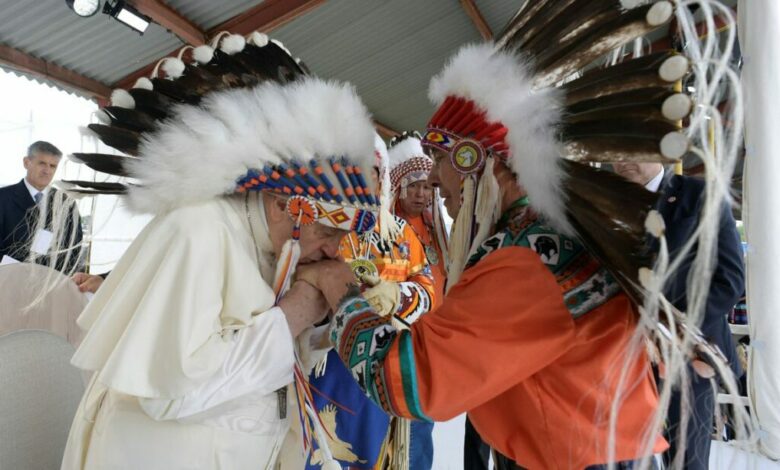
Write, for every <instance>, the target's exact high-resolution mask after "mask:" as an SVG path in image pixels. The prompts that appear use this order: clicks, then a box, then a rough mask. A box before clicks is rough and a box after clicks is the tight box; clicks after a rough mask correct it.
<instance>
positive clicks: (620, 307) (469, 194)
mask: <svg viewBox="0 0 780 470" xmlns="http://www.w3.org/2000/svg"><path fill="white" fill-rule="evenodd" d="M464 71H466V72H464ZM482 71H491V73H492V74H494V75H496V76H498V77H504V78H506V80H504V81H502V82H501V83H502V86H504V87H505V88H504V89H501V88H500V87H497V86H496V84H494V83H491V82H490V81H489V80H487V78H488V77H487V76H483V75H481V73H482ZM528 75H529V74H528V72H527V70H526V69H525V66H524V65H523V64H521V63H520V62H519V61H518V60H517V58H516V57H515V56H514V55H512V54H510V53H507V52H503V51H496V50H495V49H494V47H493V45H492V44H485V45H481V46H468V47H466V48H464V49H463V50H461V51H460V52H459V53H458V54H457V55H456V56H455V57H454V58H453V59H452V60H451V61H450V62H449V64H448V65H447V67H446V68H445V70H444V71H443V72H442V73H441V74H440V75H438V76H437V77H435V78H434V80H433V82H432V84H431V90H432V93H431V94H432V96H434V97H435V99H436V100H437V104H438V105H439V106H440V107H439V109H438V111H437V112H436V114H435V115H434V117H433V118H432V119H431V122H430V123H429V125H428V131H427V132H426V135H425V137H424V139H423V144H424V145H427V146H429V147H430V148H432V149H433V157H434V167H433V170H432V172H431V181H432V183H433V184H434V185H437V186H438V187H439V189H440V191H441V195H442V197H443V198H444V203H445V206H446V208H447V211H448V212H449V214H450V215H451V216H452V217H454V218H455V223H454V225H453V232H452V236H451V237H450V242H449V250H450V253H449V254H450V256H449V264H448V270H447V274H448V276H449V279H448V287H447V294H446V297H445V298H444V300H443V302H442V303H441V305H440V306H439V308H437V309H435V310H433V311H432V312H430V313H428V314H426V315H424V316H422V317H421V318H420V320H419V321H417V322H416V323H414V324H413V325H412V326H411V328H409V329H408V330H398V329H396V328H395V327H394V326H392V325H391V324H389V323H388V322H387V320H386V319H385V318H383V317H382V316H380V315H377V313H376V312H375V309H374V308H373V307H372V305H371V303H369V302H368V301H367V300H366V299H365V298H364V297H363V296H361V295H360V293H359V291H358V290H356V289H354V288H348V287H347V284H348V283H349V282H350V276H351V274H350V273H348V272H346V268H345V267H344V266H343V264H339V263H337V262H323V263H320V264H319V265H318V266H310V267H308V268H304V269H302V270H300V271H299V273H298V276H299V277H300V278H302V279H305V280H306V281H307V282H310V283H312V284H314V285H316V286H317V287H318V288H320V290H321V291H323V293H324V295H325V296H326V298H327V300H328V302H329V303H330V305H331V307H332V308H334V310H335V311H336V314H335V315H334V317H333V319H332V321H331V332H330V334H331V340H332V342H333V344H334V345H335V348H336V351H337V352H338V354H339V356H340V357H341V359H342V361H343V362H344V364H345V365H346V366H347V368H348V369H349V370H350V371H351V372H352V374H353V377H354V378H355V379H356V381H357V382H358V384H359V385H360V387H361V388H362V389H363V390H365V392H366V393H367V394H368V395H369V396H370V397H371V399H372V400H374V401H375V402H376V403H377V404H379V405H380V406H381V407H382V408H383V409H384V410H386V411H387V412H388V413H390V414H392V415H395V416H402V417H406V418H414V419H419V420H424V421H443V420H447V419H450V418H452V417H454V416H457V415H458V414H460V413H463V412H466V411H467V412H468V414H469V418H470V419H471V421H472V423H473V424H474V427H475V428H476V430H477V431H478V432H479V433H480V435H481V436H482V437H483V438H484V440H485V441H486V442H487V443H488V444H489V445H490V446H491V447H492V448H493V449H495V450H496V451H497V452H498V453H499V455H497V456H496V462H497V464H498V465H499V468H501V469H514V468H534V469H539V468H542V469H547V468H574V469H581V468H586V467H590V466H600V465H604V464H608V463H610V462H614V463H618V464H620V465H631V464H632V463H633V461H635V460H636V459H639V458H643V457H650V455H651V454H652V453H657V452H660V451H662V450H664V449H665V448H666V447H667V444H666V442H665V441H664V440H663V438H662V437H661V435H660V433H658V432H655V431H656V430H655V429H651V428H650V422H651V421H652V417H653V416H654V414H655V412H656V408H657V392H656V389H655V383H654V381H653V377H652V373H651V369H650V366H649V362H648V360H647V357H646V355H645V353H644V349H643V347H642V343H641V341H633V340H635V338H634V333H635V331H636V327H637V319H636V315H635V312H634V308H633V305H632V302H631V300H630V299H629V298H628V296H627V295H626V294H625V293H623V291H622V289H621V286H620V285H619V284H618V283H617V281H616V277H615V276H614V275H613V274H612V273H611V272H610V271H608V270H607V269H606V267H605V265H602V264H601V263H600V262H599V261H597V260H596V259H595V258H594V256H593V255H592V254H591V252H590V251H589V250H586V249H585V247H584V246H583V245H582V243H581V242H580V241H579V239H578V238H576V237H575V236H574V235H573V233H577V234H579V233H578V232H576V231H575V230H573V229H572V226H571V222H570V219H569V218H568V214H567V212H566V209H565V205H566V201H567V199H571V198H573V197H574V196H571V195H570V194H568V193H567V194H565V195H564V194H563V193H564V188H568V186H566V185H567V184H568V182H567V179H568V178H576V177H577V176H576V175H577V174H581V173H583V172H584V173H585V174H586V175H587V176H593V174H594V173H597V172H596V170H592V169H590V168H589V167H585V166H583V165H579V167H576V169H575V168H574V167H570V166H565V165H578V164H571V163H569V164H567V163H566V162H563V161H562V159H561V158H560V157H559V154H558V153H557V149H558V146H557V143H556V139H557V135H556V134H554V133H553V132H551V131H550V129H552V128H553V126H554V125H555V122H556V120H557V119H559V115H558V114H557V113H558V111H557V106H556V105H555V103H556V102H555V100H554V98H553V97H552V96H551V95H547V94H544V93H541V94H537V93H536V92H535V91H531V88H530V87H529V86H528V85H527V82H523V79H526V77H528ZM464 76H465V78H464ZM469 77H471V78H473V79H474V80H473V81H470V80H469ZM497 80H498V78H497ZM502 93H504V94H502ZM506 103H514V105H515V106H504V105H505V104H506ZM545 126H549V129H547V127H545ZM518 138H519V140H518ZM526 148H530V149H533V150H534V152H536V154H534V153H529V152H528V151H527V150H526ZM543 152H549V153H546V154H545V153H543ZM545 158H546V159H551V163H546V164H543V162H541V160H542V159H545ZM535 162H536V163H537V164H536V165H534V163H535ZM580 167H582V168H580ZM575 172H580V173H575ZM598 173H599V174H598V175H597V176H598V177H599V178H612V176H609V177H607V176H604V175H602V174H601V173H603V172H598ZM614 178H615V179H616V177H614ZM610 181H612V180H610ZM640 189H641V188H640ZM649 207H650V204H648V209H647V210H650V209H649ZM629 352H631V353H633V355H632V354H629ZM615 403H617V406H616V409H617V412H615V410H613V409H612V406H613V404H615Z"/></svg>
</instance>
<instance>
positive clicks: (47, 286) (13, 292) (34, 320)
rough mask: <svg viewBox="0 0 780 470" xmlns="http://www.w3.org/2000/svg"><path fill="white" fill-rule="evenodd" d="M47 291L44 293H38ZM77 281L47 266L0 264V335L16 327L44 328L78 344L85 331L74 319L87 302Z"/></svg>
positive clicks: (20, 328) (19, 328) (73, 343)
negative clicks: (42, 294) (74, 281)
mask: <svg viewBox="0 0 780 470" xmlns="http://www.w3.org/2000/svg"><path fill="white" fill-rule="evenodd" d="M44 290H46V295H44V296H41V292H43V291H44ZM87 302H88V299H87V297H86V296H85V295H84V294H82V293H81V292H79V290H78V288H77V287H76V284H74V283H73V282H72V281H71V280H70V278H68V277H67V276H64V275H63V274H62V273H60V272H57V271H55V270H53V269H51V268H48V267H46V266H41V265H38V264H30V263H17V264H10V265H5V266H0V335H2V334H4V333H9V332H11V331H15V330H22V329H35V330H46V331H50V332H52V333H54V334H56V335H59V336H61V337H63V338H65V339H66V340H68V342H69V343H70V344H72V345H73V346H74V347H78V345H79V343H80V342H81V339H82V338H83V337H84V332H83V331H81V329H80V328H79V327H78V325H76V319H77V318H78V316H79V315H80V314H81V311H82V310H84V307H85V306H86V305H87Z"/></svg>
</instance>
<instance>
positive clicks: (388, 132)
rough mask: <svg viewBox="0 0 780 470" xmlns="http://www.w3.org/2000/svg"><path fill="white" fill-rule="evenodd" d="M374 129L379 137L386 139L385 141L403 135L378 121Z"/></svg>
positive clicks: (375, 122) (375, 121)
mask: <svg viewBox="0 0 780 470" xmlns="http://www.w3.org/2000/svg"><path fill="white" fill-rule="evenodd" d="M374 128H375V129H376V131H377V132H378V133H379V135H380V136H382V137H384V138H385V139H392V138H393V137H396V136H398V135H401V133H400V132H398V131H397V130H395V129H393V128H392V127H389V126H386V125H384V124H382V123H381V122H379V121H377V120H374Z"/></svg>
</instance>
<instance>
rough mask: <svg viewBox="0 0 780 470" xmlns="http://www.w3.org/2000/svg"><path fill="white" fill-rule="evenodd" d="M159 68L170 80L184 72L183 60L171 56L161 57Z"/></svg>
mask: <svg viewBox="0 0 780 470" xmlns="http://www.w3.org/2000/svg"><path fill="white" fill-rule="evenodd" d="M160 68H162V71H163V72H165V75H166V76H167V77H168V78H170V79H171V80H175V79H177V78H179V77H181V76H182V74H184V62H183V61H181V60H179V59H175V58H173V57H167V58H165V59H163V60H162V64H161V65H160Z"/></svg>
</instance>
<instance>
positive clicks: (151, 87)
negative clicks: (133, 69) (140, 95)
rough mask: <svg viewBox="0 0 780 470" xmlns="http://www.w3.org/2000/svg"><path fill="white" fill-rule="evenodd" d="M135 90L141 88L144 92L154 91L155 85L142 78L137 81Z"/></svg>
mask: <svg viewBox="0 0 780 470" xmlns="http://www.w3.org/2000/svg"><path fill="white" fill-rule="evenodd" d="M133 88H140V89H142V90H154V85H153V84H152V81H151V80H149V79H148V78H146V77H141V78H139V79H138V80H136V81H135V84H134V85H133Z"/></svg>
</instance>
